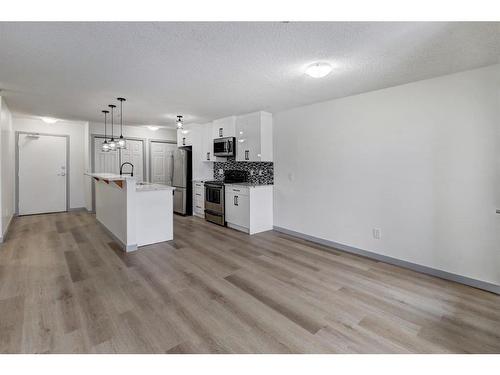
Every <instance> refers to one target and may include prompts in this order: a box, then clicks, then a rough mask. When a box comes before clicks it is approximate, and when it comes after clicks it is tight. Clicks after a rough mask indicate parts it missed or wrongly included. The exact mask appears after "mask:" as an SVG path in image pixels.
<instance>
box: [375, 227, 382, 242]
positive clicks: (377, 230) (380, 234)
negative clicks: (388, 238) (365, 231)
mask: <svg viewBox="0 0 500 375" xmlns="http://www.w3.org/2000/svg"><path fill="white" fill-rule="evenodd" d="M373 238H375V239H376V240H380V239H381V238H382V231H381V230H380V229H379V228H373Z"/></svg>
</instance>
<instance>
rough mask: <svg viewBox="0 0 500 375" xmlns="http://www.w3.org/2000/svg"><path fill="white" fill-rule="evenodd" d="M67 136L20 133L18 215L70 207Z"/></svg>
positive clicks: (57, 210) (55, 210) (64, 209)
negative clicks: (67, 204)
mask: <svg viewBox="0 0 500 375" xmlns="http://www.w3.org/2000/svg"><path fill="white" fill-rule="evenodd" d="M66 140H67V138H66V137H59V136H53V135H36V134H19V144H18V146H19V180H18V188H19V196H18V199H19V201H18V204H19V206H18V208H19V215H31V214H41V213H47V212H61V211H66V210H67V206H66V197H67V191H66V189H67V178H68V173H67V167H68V166H67V165H66V160H67V151H68V150H67V143H66Z"/></svg>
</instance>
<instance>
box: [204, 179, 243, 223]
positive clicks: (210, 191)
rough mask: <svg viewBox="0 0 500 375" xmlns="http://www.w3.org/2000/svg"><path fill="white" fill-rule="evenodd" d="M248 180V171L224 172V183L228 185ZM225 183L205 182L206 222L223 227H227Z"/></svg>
mask: <svg viewBox="0 0 500 375" xmlns="http://www.w3.org/2000/svg"><path fill="white" fill-rule="evenodd" d="M247 180H248V173H247V172H246V171H238V170H228V171H224V182H226V183H236V182H246V181H247ZM224 182H222V181H206V182H205V220H207V221H210V222H212V223H215V224H218V225H222V226H224V225H226V220H225V202H224V194H225V192H224Z"/></svg>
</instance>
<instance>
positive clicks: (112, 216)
mask: <svg viewBox="0 0 500 375" xmlns="http://www.w3.org/2000/svg"><path fill="white" fill-rule="evenodd" d="M87 175H88V176H91V177H92V178H93V179H94V180H95V213H96V219H97V220H98V221H99V223H101V224H102V225H103V226H104V228H106V229H107V231H108V232H109V233H110V234H111V235H112V236H113V237H114V238H115V240H116V241H117V242H118V243H119V244H120V245H121V247H122V249H123V250H124V251H127V252H128V251H134V250H137V248H138V247H140V246H144V245H149V244H153V243H157V242H163V241H170V240H172V239H173V191H174V189H175V188H174V187H171V186H167V185H159V184H151V183H147V182H137V181H136V179H135V178H134V177H131V176H125V175H123V176H121V175H118V174H112V173H87Z"/></svg>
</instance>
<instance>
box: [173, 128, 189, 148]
mask: <svg viewBox="0 0 500 375" xmlns="http://www.w3.org/2000/svg"><path fill="white" fill-rule="evenodd" d="M192 145H193V129H192V128H191V127H190V126H189V125H184V128H183V129H177V147H184V146H192Z"/></svg>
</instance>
